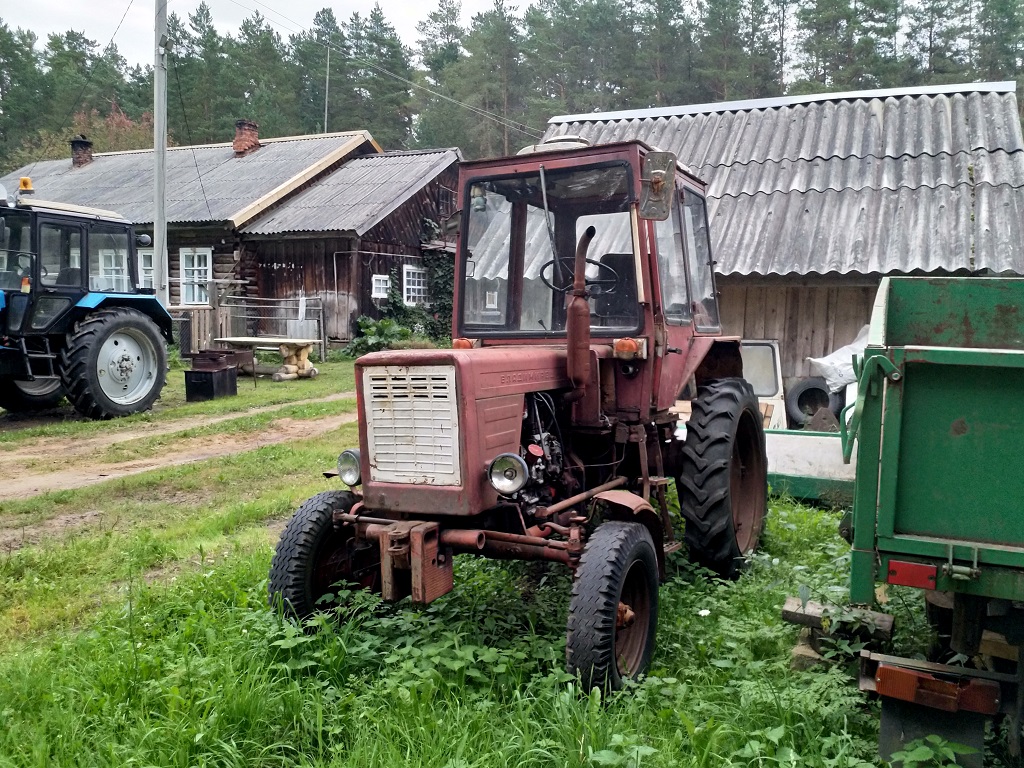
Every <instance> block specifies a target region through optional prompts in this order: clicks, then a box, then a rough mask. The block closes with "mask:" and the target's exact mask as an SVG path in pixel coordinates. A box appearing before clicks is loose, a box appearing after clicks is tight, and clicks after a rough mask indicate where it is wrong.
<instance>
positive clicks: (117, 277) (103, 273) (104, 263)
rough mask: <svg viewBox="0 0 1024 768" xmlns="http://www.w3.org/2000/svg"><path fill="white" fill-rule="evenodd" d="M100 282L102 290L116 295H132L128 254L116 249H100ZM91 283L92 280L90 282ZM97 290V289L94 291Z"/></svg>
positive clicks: (98, 253)
mask: <svg viewBox="0 0 1024 768" xmlns="http://www.w3.org/2000/svg"><path fill="white" fill-rule="evenodd" d="M97 255H98V256H99V258H100V281H101V283H102V285H103V288H102V289H98V290H106V291H113V292H114V293H131V290H132V289H131V286H130V285H129V283H128V281H129V273H128V253H127V251H118V250H115V249H114V248H100V249H99V251H97ZM90 282H91V280H90ZM94 290H95V289H94Z"/></svg>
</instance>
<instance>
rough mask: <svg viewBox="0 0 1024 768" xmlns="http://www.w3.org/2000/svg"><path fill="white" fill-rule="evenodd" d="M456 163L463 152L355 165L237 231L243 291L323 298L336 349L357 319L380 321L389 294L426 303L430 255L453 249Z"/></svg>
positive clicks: (367, 158) (392, 155)
mask: <svg viewBox="0 0 1024 768" xmlns="http://www.w3.org/2000/svg"><path fill="white" fill-rule="evenodd" d="M460 159H461V156H460V154H459V151H458V150H457V149H438V150H424V151H419V152H388V153H385V154H379V155H364V156H361V157H356V158H352V159H351V160H349V161H348V162H346V163H345V164H344V165H343V166H342V167H340V168H339V169H338V170H337V171H336V172H334V173H332V174H331V175H330V176H327V177H325V178H324V179H322V180H321V181H320V182H318V183H317V184H313V185H310V186H309V187H308V188H307V189H305V190H303V191H302V192H300V193H299V194H297V195H295V196H293V197H291V198H289V199H288V200H287V201H284V202H282V203H281V204H280V205H278V206H276V207H275V208H274V209H273V210H272V211H268V212H267V213H265V214H264V215H262V216H260V217H259V218H257V219H256V220H254V221H253V222H252V223H250V224H247V225H246V226H244V227H242V228H241V230H240V233H239V234H240V237H241V242H242V258H241V275H242V276H243V277H244V278H246V279H247V281H248V286H247V290H248V291H250V292H251V293H252V294H253V295H258V296H275V297H279V298H289V297H298V296H320V297H323V300H324V302H325V307H326V309H327V312H326V315H327V318H328V320H327V336H328V337H329V338H330V339H333V340H344V339H348V338H351V335H352V333H353V332H354V330H355V325H354V323H355V320H356V318H357V317H359V315H369V316H371V317H379V315H380V307H381V305H382V303H383V301H384V300H385V299H386V298H387V296H388V292H389V291H390V290H391V289H392V287H394V288H395V289H397V290H398V292H399V293H400V294H401V296H402V299H403V301H404V302H405V303H406V304H410V305H413V304H423V303H426V302H427V299H428V296H427V270H426V268H425V267H424V264H423V254H424V251H426V250H430V249H445V250H447V249H448V248H449V247H450V248H452V249H454V244H452V245H451V246H449V245H446V244H445V243H444V242H443V241H441V240H440V239H439V233H440V232H441V228H442V223H443V222H444V221H445V220H447V219H448V218H449V217H450V216H451V215H452V214H453V213H454V212H455V208H456V195H455V187H456V184H457V182H458V163H459V160H460ZM395 280H397V281H398V284H396V285H394V286H392V282H393V281H395Z"/></svg>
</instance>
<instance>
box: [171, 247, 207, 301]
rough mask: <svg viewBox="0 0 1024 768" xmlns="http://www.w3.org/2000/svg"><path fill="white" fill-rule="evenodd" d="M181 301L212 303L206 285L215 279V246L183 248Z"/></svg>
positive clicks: (181, 255) (180, 251) (179, 253)
mask: <svg viewBox="0 0 1024 768" xmlns="http://www.w3.org/2000/svg"><path fill="white" fill-rule="evenodd" d="M178 255H179V256H180V257H181V303H182V304H183V305H187V306H197V305H198V306H201V305H208V304H209V303H210V295H209V293H208V292H207V290H206V286H207V285H208V284H209V282H210V280H212V279H213V248H182V249H180V250H179V251H178Z"/></svg>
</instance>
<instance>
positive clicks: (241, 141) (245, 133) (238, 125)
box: [231, 120, 260, 157]
mask: <svg viewBox="0 0 1024 768" xmlns="http://www.w3.org/2000/svg"><path fill="white" fill-rule="evenodd" d="M231 148H232V149H234V150H235V157H245V156H246V155H248V154H249V153H250V152H255V151H256V150H257V149H259V148H260V127H259V126H258V125H257V124H256V123H254V122H253V121H252V120H236V121H235V140H234V142H232V144H231Z"/></svg>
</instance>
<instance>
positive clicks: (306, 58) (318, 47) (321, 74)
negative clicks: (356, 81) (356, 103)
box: [289, 8, 352, 133]
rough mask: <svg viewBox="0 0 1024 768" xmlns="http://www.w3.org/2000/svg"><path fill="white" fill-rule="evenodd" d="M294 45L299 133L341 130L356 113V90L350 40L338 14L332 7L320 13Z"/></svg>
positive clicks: (292, 38) (293, 41) (293, 36)
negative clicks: (353, 81) (349, 63)
mask: <svg viewBox="0 0 1024 768" xmlns="http://www.w3.org/2000/svg"><path fill="white" fill-rule="evenodd" d="M290 44H291V50H290V54H289V61H290V62H291V63H292V64H293V68H292V74H293V77H294V78H295V81H296V85H295V92H296V94H297V98H298V119H299V126H298V128H299V132H300V133H320V132H322V131H324V130H332V131H333V130H341V126H342V124H343V122H344V120H345V116H346V115H347V114H349V113H350V112H351V110H352V89H351V83H350V77H349V66H348V59H349V50H348V39H347V38H346V36H345V33H344V32H343V31H342V29H341V27H340V26H339V24H338V20H337V19H336V18H335V16H334V11H332V10H331V9H330V8H323V9H322V10H320V11H317V13H316V15H315V16H314V17H313V26H312V28H311V29H309V30H307V31H304V32H302V33H300V34H298V35H292V37H291V39H290ZM328 49H330V54H328ZM328 62H329V63H330V71H329V72H328ZM325 106H326V108H327V113H326V114H327V125H326V126H325V125H324V108H325Z"/></svg>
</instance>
